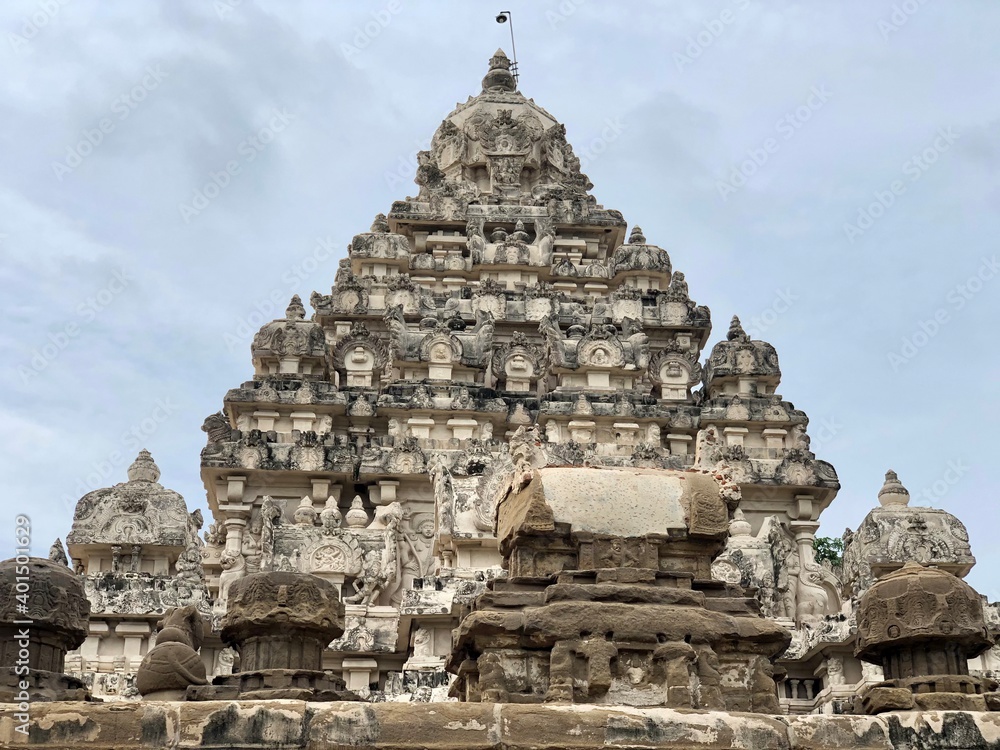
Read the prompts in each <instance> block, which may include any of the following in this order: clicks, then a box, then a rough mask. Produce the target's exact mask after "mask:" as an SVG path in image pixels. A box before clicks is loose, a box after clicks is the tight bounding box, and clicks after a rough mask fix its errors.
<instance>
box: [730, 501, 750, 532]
mask: <svg viewBox="0 0 1000 750" xmlns="http://www.w3.org/2000/svg"><path fill="white" fill-rule="evenodd" d="M750 529H751V526H750V522H749V521H748V520H747V519H746V516H744V515H743V509H742V508H737V509H736V511H735V512H734V513H733V520H732V521H730V522H729V536H750Z"/></svg>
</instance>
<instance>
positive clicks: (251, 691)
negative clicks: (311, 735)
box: [188, 572, 357, 700]
mask: <svg viewBox="0 0 1000 750" xmlns="http://www.w3.org/2000/svg"><path fill="white" fill-rule="evenodd" d="M343 632H344V605H343V603H342V602H341V601H340V599H339V598H338V595H337V589H336V587H335V586H334V585H333V584H331V583H330V582H329V581H324V580H323V579H321V578H318V577H316V576H314V575H310V574H307V573H284V572H269V573H251V574H250V575H247V576H245V577H243V578H241V579H240V580H239V581H236V582H235V583H233V585H232V588H231V589H230V591H229V605H228V608H227V610H226V615H225V617H224V618H223V620H222V633H221V635H222V641H223V642H224V643H225V644H226V645H228V646H232V647H233V648H234V649H236V651H237V653H239V655H240V671H239V673H237V674H234V675H230V676H228V677H223V678H221V679H220V678H217V679H216V684H214V685H208V686H205V687H203V688H199V689H196V690H195V689H192V690H189V691H188V699H189V700H192V699H193V700H231V699H233V698H237V697H238V698H242V699H247V700H251V699H270V698H275V699H277V698H284V699H292V700H357V696H355V695H353V694H352V693H348V692H346V691H345V689H344V681H343V680H342V679H340V678H335V677H330V676H329V675H327V674H325V673H324V672H323V651H324V650H325V649H326V646H327V644H329V643H330V641H332V640H333V639H335V638H337V637H339V636H340V635H342V634H343Z"/></svg>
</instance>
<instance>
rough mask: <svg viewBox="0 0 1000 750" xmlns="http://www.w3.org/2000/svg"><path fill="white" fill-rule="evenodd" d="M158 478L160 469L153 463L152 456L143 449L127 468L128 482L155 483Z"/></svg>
mask: <svg viewBox="0 0 1000 750" xmlns="http://www.w3.org/2000/svg"><path fill="white" fill-rule="evenodd" d="M159 478H160V467H159V466H157V465H156V462H155V461H153V456H152V454H151V453H150V452H149V451H148V450H146V449H145V448H143V449H142V450H141V451H139V455H138V456H136V457H135V461H133V462H132V465H131V466H129V467H128V481H130V482H155V481H157V480H158V479H159Z"/></svg>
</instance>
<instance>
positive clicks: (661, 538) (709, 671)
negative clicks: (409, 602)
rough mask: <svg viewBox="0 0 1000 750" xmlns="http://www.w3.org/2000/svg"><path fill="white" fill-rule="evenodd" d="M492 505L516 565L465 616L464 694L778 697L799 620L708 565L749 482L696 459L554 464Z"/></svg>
mask: <svg viewBox="0 0 1000 750" xmlns="http://www.w3.org/2000/svg"><path fill="white" fill-rule="evenodd" d="M520 476H521V479H518V478H517V475H516V474H515V479H514V481H513V483H512V486H511V488H510V490H508V492H507V493H506V495H504V496H503V497H502V499H501V501H500V503H499V505H498V509H497V538H498V540H499V543H500V551H501V554H502V555H503V559H504V566H505V567H506V568H507V570H508V572H509V576H508V578H507V579H506V580H496V581H493V582H491V584H490V585H489V588H488V590H487V591H486V592H485V593H484V594H483V595H482V596H481V597H480V598H479V599H478V600H477V601H476V603H475V605H474V607H473V609H472V611H471V612H469V613H468V614H467V615H466V616H465V617H464V618H463V619H462V621H461V623H460V624H459V627H458V628H457V629H456V630H455V631H454V636H453V641H454V650H453V652H452V654H451V657H450V659H449V662H448V665H447V666H448V669H449V671H452V672H454V673H455V674H457V676H458V678H457V680H456V681H455V683H454V685H453V687H452V693H453V695H455V696H456V697H458V698H459V699H460V700H463V701H483V702H497V703H508V702H510V703H541V702H543V701H547V702H551V701H556V702H574V703H596V704H602V705H627V706H667V707H672V708H704V709H716V710H729V711H749V712H759V713H768V712H770V713H776V712H777V711H778V701H777V694H776V689H775V683H774V679H773V669H772V660H773V659H774V658H775V657H777V656H778V655H779V654H780V653H781V652H782V651H783V650H784V649H785V648H786V646H787V645H788V643H789V641H790V635H789V633H788V632H786V631H785V630H784V629H782V628H781V627H779V626H778V625H777V624H776V623H773V622H770V621H768V620H765V619H764V618H762V617H761V616H760V614H759V608H758V607H757V605H756V603H755V602H754V601H753V600H751V599H749V598H747V597H745V596H744V594H743V591H742V590H741V589H739V588H738V587H735V586H732V585H729V584H726V583H723V582H720V581H713V580H711V564H712V560H713V559H714V558H715V557H716V556H717V555H718V554H719V552H720V551H721V550H722V548H723V545H724V544H725V540H726V537H727V535H728V528H729V514H730V512H731V508H732V507H734V506H735V504H736V503H737V502H738V499H739V490H738V488H737V487H736V486H735V485H732V484H730V483H728V482H727V481H726V480H724V479H723V478H722V477H721V476H716V475H713V474H710V473H703V472H697V471H687V472H683V471H666V470H652V469H648V470H646V469H604V468H589V467H587V468H585V467H579V468H572V467H551V468H541V469H536V470H533V471H530V472H527V473H521V474H520Z"/></svg>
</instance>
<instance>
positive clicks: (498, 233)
mask: <svg viewBox="0 0 1000 750" xmlns="http://www.w3.org/2000/svg"><path fill="white" fill-rule="evenodd" d="M506 240H507V230H506V229H504V228H503V227H497V228H496V229H494V230H493V232H492V234H490V242H493V243H495V244H497V245H499V244H500V243H501V242H506Z"/></svg>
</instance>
